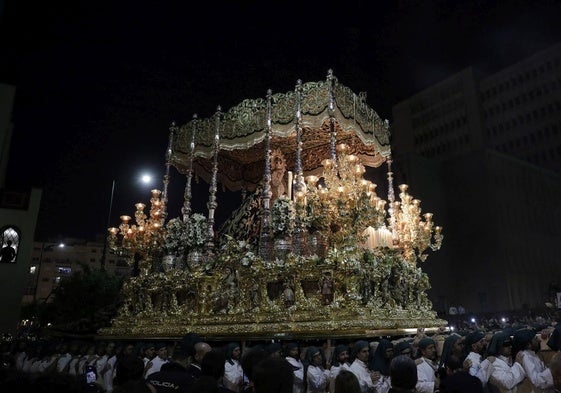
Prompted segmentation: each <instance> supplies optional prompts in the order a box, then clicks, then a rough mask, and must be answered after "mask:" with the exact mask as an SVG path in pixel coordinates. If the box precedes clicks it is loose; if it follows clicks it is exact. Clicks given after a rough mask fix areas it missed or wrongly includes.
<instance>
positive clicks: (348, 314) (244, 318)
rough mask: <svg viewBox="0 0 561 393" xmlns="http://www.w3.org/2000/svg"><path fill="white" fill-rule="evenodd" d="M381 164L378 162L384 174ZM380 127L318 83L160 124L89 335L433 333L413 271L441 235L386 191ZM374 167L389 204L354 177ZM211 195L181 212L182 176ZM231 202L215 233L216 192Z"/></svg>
mask: <svg viewBox="0 0 561 393" xmlns="http://www.w3.org/2000/svg"><path fill="white" fill-rule="evenodd" d="M384 164H385V165H384ZM391 164H392V160H391V149H390V129H389V123H388V121H384V120H382V119H381V118H380V117H379V116H378V115H377V113H376V112H375V111H374V110H373V109H371V108H370V107H369V106H368V105H367V104H366V102H365V97H364V96H363V95H360V94H359V95H357V94H355V93H353V92H352V91H351V90H350V89H349V88H347V87H345V86H344V85H342V84H340V83H339V82H338V80H337V78H335V77H334V75H333V73H332V72H331V70H330V71H329V72H328V75H327V78H326V80H325V81H320V82H309V83H304V84H303V83H302V82H301V81H298V82H297V84H296V87H295V89H294V91H290V92H288V93H285V94H272V93H271V92H270V91H269V92H267V95H266V98H264V99H247V100H244V101H242V102H241V103H240V104H239V105H237V106H235V107H233V108H232V109H230V110H229V111H227V112H225V113H223V112H222V110H221V108H220V107H219V108H218V110H217V112H216V113H215V114H214V115H213V116H212V117H210V118H207V119H199V118H197V116H196V115H195V116H194V117H193V119H192V120H191V121H190V122H188V123H186V124H184V125H181V126H177V125H175V124H174V123H172V125H171V127H170V137H169V144H168V147H167V151H166V173H165V175H164V179H163V190H162V191H160V190H153V191H152V199H151V205H150V210H149V213H145V212H144V210H145V208H146V206H145V205H144V204H141V203H139V204H137V205H136V212H135V213H134V222H133V219H132V218H131V217H130V216H121V221H122V222H121V224H120V225H119V227H118V228H117V227H115V228H109V237H108V241H109V245H110V250H111V252H113V253H116V254H118V255H121V256H125V257H127V259H128V261H129V263H130V264H131V266H133V275H132V277H131V278H130V279H128V280H127V281H126V282H125V284H124V286H123V289H122V299H123V300H122V306H121V307H120V310H119V312H118V315H117V316H116V317H115V318H114V319H113V320H112V322H111V326H109V327H107V328H103V329H101V330H100V331H99V335H100V336H105V337H122V338H125V337H126V338H135V337H136V338H149V337H154V338H155V337H159V338H176V337H182V336H184V335H185V334H187V333H197V334H198V335H200V336H202V337H205V338H206V339H209V340H210V339H216V340H220V339H232V338H235V339H275V338H276V339H285V338H286V339H297V338H338V337H374V336H378V335H403V334H408V333H414V332H416V330H417V329H418V328H425V331H430V330H431V329H435V330H436V329H437V328H438V327H441V326H443V325H446V321H444V320H441V319H439V318H438V317H437V315H436V312H435V311H433V310H432V304H431V302H430V300H429V299H428V297H427V294H426V290H427V289H429V288H430V283H429V278H428V276H427V275H426V273H424V272H423V271H422V269H421V267H420V266H419V263H421V262H423V261H425V259H426V257H427V250H433V251H436V250H438V249H439V248H440V245H441V243H442V239H443V235H442V232H441V228H440V227H438V226H435V225H434V224H433V221H432V214H431V213H422V211H421V207H420V201H419V200H418V199H415V198H414V197H413V196H412V195H410V194H409V190H408V186H407V185H405V184H401V185H398V187H397V188H398V190H399V192H398V194H397V195H395V192H396V190H394V184H393V173H392V168H391ZM171 167H174V168H175V169H176V170H177V171H178V172H179V173H180V174H182V175H184V176H185V179H186V184H185V191H184V203H183V206H182V208H181V212H179V214H178V216H177V217H173V218H170V217H169V216H170V214H169V212H168V211H167V199H168V185H169V181H170V168H171ZM366 167H369V168H379V169H382V170H384V169H386V173H385V174H384V175H385V176H387V195H385V197H386V199H384V198H383V197H384V196H382V195H378V194H377V186H376V184H374V183H373V182H372V181H371V180H368V179H366V178H365V172H366ZM195 176H197V177H198V178H202V179H203V180H204V181H205V182H207V183H208V184H209V195H208V202H207V207H208V210H207V211H206V214H203V213H202V212H194V211H193V209H192V206H191V202H192V198H193V195H192V186H191V184H192V180H193V178H194V177H195ZM219 184H220V185H222V187H223V188H226V189H228V190H230V191H242V192H243V195H244V198H243V201H242V204H241V206H240V207H239V208H237V209H236V210H235V211H234V212H233V213H232V215H231V217H230V219H229V220H227V221H226V222H225V223H224V224H223V225H222V226H221V227H220V229H219V230H215V228H214V227H215V219H214V215H215V211H216V209H217V208H218V203H217V195H216V194H217V190H218V185H219Z"/></svg>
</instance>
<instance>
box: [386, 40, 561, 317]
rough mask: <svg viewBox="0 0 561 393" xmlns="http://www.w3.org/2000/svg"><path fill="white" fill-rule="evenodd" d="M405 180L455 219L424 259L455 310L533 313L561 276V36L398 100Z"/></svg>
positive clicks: (395, 144) (447, 218)
mask: <svg viewBox="0 0 561 393" xmlns="http://www.w3.org/2000/svg"><path fill="white" fill-rule="evenodd" d="M393 118H394V122H393V126H392V138H393V139H392V152H393V159H394V169H395V173H396V178H397V180H398V182H399V181H403V182H406V183H409V184H410V191H411V193H412V194H413V195H414V196H415V197H417V198H419V199H421V200H426V203H425V202H423V203H424V208H425V210H426V211H431V212H433V213H434V219H435V221H437V222H438V224H439V225H443V227H444V230H443V233H444V234H445V240H444V242H443V246H442V248H441V250H440V251H439V252H438V253H436V254H435V255H433V256H431V257H430V259H429V260H428V261H427V262H426V263H425V264H423V265H422V267H423V270H425V271H426V272H427V273H428V274H429V277H431V284H432V289H431V291H429V294H430V297H431V300H432V301H433V303H434V304H435V308H436V309H437V310H439V311H441V312H443V313H445V311H446V310H448V308H449V307H451V306H456V307H457V306H459V305H462V306H463V307H464V308H465V309H466V310H467V311H468V312H473V313H478V312H488V311H497V310H523V309H534V308H537V307H543V306H544V304H545V302H550V301H552V293H551V292H552V290H553V291H555V288H556V287H557V282H558V281H559V280H560V279H561V264H559V263H558V249H557V244H556V240H557V239H559V236H560V235H561V208H559V206H558V201H559V200H560V199H561V43H560V44H557V45H554V46H552V47H551V48H549V49H547V50H544V51H542V52H539V53H536V54H535V55H533V56H531V57H529V58H527V59H524V60H522V61H520V62H518V63H516V64H513V65H511V66H509V67H507V68H505V69H503V70H500V71H498V72H496V73H494V74H492V75H483V74H482V73H480V72H478V71H477V70H475V69H473V68H471V67H470V68H467V69H465V70H463V71H461V72H459V73H458V74H456V75H453V76H451V77H450V78H447V79H446V80H444V81H442V82H440V83H438V84H436V85H434V86H431V87H429V88H427V89H425V90H423V91H421V92H419V93H418V94H415V95H414V96H412V97H410V98H408V99H406V100H404V101H403V102H400V103H398V104H397V105H395V106H394V107H393Z"/></svg>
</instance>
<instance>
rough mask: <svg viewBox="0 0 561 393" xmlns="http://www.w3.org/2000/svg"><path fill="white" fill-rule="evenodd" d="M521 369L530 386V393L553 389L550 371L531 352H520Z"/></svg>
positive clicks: (528, 350) (527, 350)
mask: <svg viewBox="0 0 561 393" xmlns="http://www.w3.org/2000/svg"><path fill="white" fill-rule="evenodd" d="M522 368H523V369H524V372H525V373H526V377H528V379H529V380H530V383H531V384H532V391H531V392H530V393H541V392H545V391H546V390H547V389H551V388H552V387H553V377H552V376H551V370H549V368H547V367H546V366H545V364H544V362H543V361H542V360H541V359H540V357H539V356H538V355H537V354H536V353H535V352H534V351H532V350H530V349H526V350H524V351H522Z"/></svg>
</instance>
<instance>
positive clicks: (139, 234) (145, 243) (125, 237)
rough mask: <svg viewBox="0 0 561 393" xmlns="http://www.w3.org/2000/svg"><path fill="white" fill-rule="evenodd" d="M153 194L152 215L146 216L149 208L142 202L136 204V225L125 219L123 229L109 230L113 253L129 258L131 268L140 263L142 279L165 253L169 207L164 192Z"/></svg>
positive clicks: (156, 191) (151, 202)
mask: <svg viewBox="0 0 561 393" xmlns="http://www.w3.org/2000/svg"><path fill="white" fill-rule="evenodd" d="M151 192H152V197H151V199H150V211H149V213H148V215H146V213H145V212H144V209H145V208H146V205H145V204H144V203H140V202H139V203H137V204H135V207H136V211H135V213H134V219H135V223H134V224H133V223H131V220H132V218H131V217H130V216H127V215H122V216H121V217H120V218H121V224H120V225H119V228H115V227H111V228H109V229H108V231H109V236H108V242H109V249H110V250H111V252H112V253H114V254H117V255H122V256H127V257H128V258H129V264H131V265H133V264H135V263H138V269H139V274H140V275H147V274H148V272H149V271H150V270H151V268H152V262H153V260H154V257H155V256H156V254H158V253H159V252H160V251H161V249H162V242H163V231H162V226H163V223H164V219H165V217H164V212H165V203H164V200H163V199H162V191H160V190H157V189H154V190H152V191H151ZM135 267H136V266H135Z"/></svg>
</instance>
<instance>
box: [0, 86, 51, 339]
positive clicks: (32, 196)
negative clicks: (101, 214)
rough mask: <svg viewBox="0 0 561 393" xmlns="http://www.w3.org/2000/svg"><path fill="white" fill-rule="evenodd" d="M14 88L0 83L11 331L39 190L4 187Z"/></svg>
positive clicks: (2, 325)
mask: <svg viewBox="0 0 561 393" xmlns="http://www.w3.org/2000/svg"><path fill="white" fill-rule="evenodd" d="M15 92H16V88H15V87H14V86H11V85H7V84H2V83H0V247H1V248H2V254H1V255H2V257H1V258H0V296H1V297H2V302H0V313H1V315H2V318H0V333H2V334H4V333H6V334H14V333H15V332H16V330H17V327H18V323H19V319H20V304H21V299H22V296H23V287H24V283H25V279H26V277H27V273H28V271H29V261H30V259H31V249H32V245H33V235H34V233H35V226H36V223H37V215H38V214H39V206H40V203H41V194H42V191H41V190H40V189H37V188H33V189H31V190H11V189H7V188H6V187H5V179H6V176H5V175H6V170H7V163H8V158H9V154H8V153H9V148H10V141H11V137H12V131H13V123H12V110H13V103H14V97H15Z"/></svg>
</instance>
